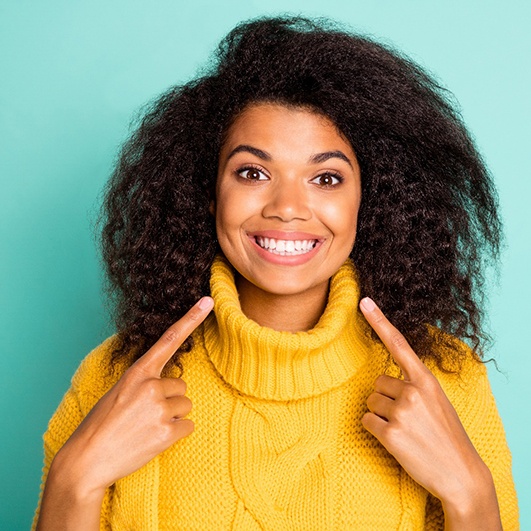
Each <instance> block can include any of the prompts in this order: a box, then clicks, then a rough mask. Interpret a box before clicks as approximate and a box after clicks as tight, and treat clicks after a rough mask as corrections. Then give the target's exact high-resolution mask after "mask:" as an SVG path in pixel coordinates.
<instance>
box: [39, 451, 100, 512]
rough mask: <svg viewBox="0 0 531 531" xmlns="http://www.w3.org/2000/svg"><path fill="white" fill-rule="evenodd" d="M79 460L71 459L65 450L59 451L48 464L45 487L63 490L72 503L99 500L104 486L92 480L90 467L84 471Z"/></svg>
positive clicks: (58, 490)
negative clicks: (49, 464)
mask: <svg viewBox="0 0 531 531" xmlns="http://www.w3.org/2000/svg"><path fill="white" fill-rule="evenodd" d="M80 461H81V460H76V461H73V460H72V459H70V457H69V456H68V455H67V453H66V452H62V451H59V452H58V453H57V455H56V456H55V458H54V459H53V461H52V464H51V466H50V470H49V472H48V478H47V481H46V485H47V487H48V486H49V487H53V489H54V490H55V491H56V492H63V493H64V495H65V496H66V497H67V498H69V499H70V500H71V501H72V502H74V503H80V504H86V503H88V504H90V503H96V502H98V501H99V502H101V500H103V496H104V495H105V489H106V487H105V486H104V485H100V484H98V483H97V482H94V481H92V479H91V478H92V474H91V473H90V469H87V471H85V470H84V468H83V467H82V466H81V462H80Z"/></svg>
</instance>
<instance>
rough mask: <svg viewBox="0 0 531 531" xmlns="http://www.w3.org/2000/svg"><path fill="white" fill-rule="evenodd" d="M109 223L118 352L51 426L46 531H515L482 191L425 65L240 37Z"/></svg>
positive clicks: (320, 41) (164, 116) (264, 25)
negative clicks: (485, 287) (493, 343)
mask: <svg viewBox="0 0 531 531" xmlns="http://www.w3.org/2000/svg"><path fill="white" fill-rule="evenodd" d="M105 209H106V221H105V225H104V228H103V250H104V257H105V261H106V265H107V271H108V275H109V279H110V281H111V284H112V286H113V288H114V293H115V294H116V296H117V303H118V304H117V327H118V334H117V335H116V336H115V337H113V338H111V339H109V340H108V341H107V342H105V343H104V344H103V345H101V346H100V347H98V348H97V349H96V350H95V351H94V352H92V353H91V354H90V355H89V356H88V357H87V358H86V360H85V361H84V362H83V364H82V365H81V367H80V368H79V370H78V372H77V373H76V375H75V376H74V379H73V381H72V387H71V389H70V390H69V391H68V392H67V394H66V395H65V398H64V399H63V402H62V403H61V405H60V406H59V409H58V411H57V412H56V414H55V415H54V417H53V418H52V420H51V422H50V426H49V429H48V432H47V433H46V435H45V474H44V475H45V477H44V482H43V483H44V484H45V488H44V494H43V498H42V502H41V508H40V516H39V517H38V519H36V521H37V520H38V522H37V523H36V525H37V528H38V529H40V530H46V529H54V530H57V529H81V528H82V529H98V527H99V526H100V527H101V528H102V529H109V528H113V529H159V528H164V529H238V530H240V529H243V530H246V529H268V530H270V529H271V530H277V529H278V530H284V529H378V530H381V529H442V528H443V527H444V528H446V529H467V530H473V529H481V530H487V529H501V528H502V524H503V528H504V529H516V528H517V526H518V522H517V518H518V516H517V506H516V496H515V492H514V485H513V482H512V477H511V459H510V453H509V451H508V449H507V446H506V442H505V436H504V432H503V427H502V425H501V421H500V419H499V416H498V413H497V411H496V406H495V403H494V399H493V397H492V393H491V391H490V388H489V384H488V380H487V377H486V371H485V367H484V365H483V363H482V362H481V348H482V345H483V343H484V341H485V336H484V334H483V333H482V329H481V310H480V303H481V288H482V282H483V265H484V260H485V259H486V258H496V256H497V253H498V250H499V243H500V221H499V218H498V215H497V209H496V200H495V194H494V189H493V185H492V183H491V181H490V178H489V174H488V172H487V170H486V168H485V167H484V165H483V163H482V161H481V159H480V157H479V155H478V154H477V152H476V150H475V148H474V146H473V143H472V142H471V140H470V137H469V136H468V134H467V132H466V130H465V128H464V126H463V125H462V123H461V122H460V120H459V118H458V116H457V114H456V112H455V111H454V110H453V109H452V107H451V105H450V104H449V103H448V101H447V99H446V98H445V95H444V92H443V91H442V90H441V89H440V88H439V87H438V86H437V85H436V84H435V83H434V82H433V81H432V80H431V79H430V78H429V77H428V76H427V75H426V74H425V73H424V72H422V70H420V69H419V68H418V67H417V66H416V65H414V64H412V63H411V62H409V61H408V60H406V59H404V58H401V57H399V56H398V55H397V54H396V52H391V51H389V50H387V49H386V48H384V47H382V46H381V45H378V44H376V43H374V42H372V41H370V40H366V39H363V38H360V37H357V36H352V35H349V34H347V33H344V32H341V31H337V30H335V29H334V28H333V27H326V26H325V25H324V24H317V23H314V22H311V21H307V20H303V19H265V20H258V21H254V22H251V23H248V24H243V25H241V26H239V27H237V28H236V29H235V30H233V31H232V32H231V33H230V34H229V35H228V36H227V37H226V39H225V40H224V41H223V42H222V43H221V45H220V48H219V50H218V54H217V60H216V64H215V65H214V66H213V67H212V68H211V71H210V72H209V73H208V74H206V75H205V76H204V77H202V78H199V79H196V80H193V81H192V82H190V83H189V84H187V85H185V86H183V87H178V88H175V89H173V90H171V91H169V92H168V93H167V94H166V95H164V96H163V97H162V98H160V99H159V100H158V101H157V102H156V103H155V105H154V106H153V108H152V110H151V111H150V112H149V113H148V114H147V115H146V117H145V118H144V120H143V122H142V124H141V125H140V127H139V129H138V130H137V132H136V133H135V134H134V135H133V137H132V139H131V140H130V141H129V143H128V144H127V145H126V146H125V147H124V150H123V152H122V155H121V158H120V161H119V163H118V165H117V169H116V171H115V174H114V177H113V179H112V181H111V183H110V185H109V188H108V192H107V198H106V203H105ZM205 293H210V295H211V296H212V298H210V297H202V295H203V294H205ZM201 297H202V298H201ZM198 300H199V302H197V303H196V301H198ZM360 301H361V302H360ZM373 301H376V302H377V303H378V306H377V305H376V304H375V303H374V302H373ZM212 307H214V312H212V313H211V314H210V315H208V314H209V312H210V311H211V309H212ZM189 308H191V310H189V311H188V309H189ZM380 308H381V309H380ZM207 316H208V317H207ZM388 319H389V320H388ZM172 323H173V324H172ZM391 323H393V324H391ZM393 325H394V326H393ZM165 330H166V331H165ZM190 334H191V336H190V337H188V336H189V335H190ZM460 340H464V342H462V341H460ZM467 344H468V345H470V346H471V348H470V347H468V346H466V345H467ZM176 351H177V352H176ZM175 352H176V353H175ZM174 353H175V354H174ZM180 376H183V377H184V379H185V380H186V382H187V384H185V383H184V381H183V379H181V378H180ZM192 404H193V405H194V409H193V411H191V409H192ZM194 426H195V428H194ZM192 432H193V433H192Z"/></svg>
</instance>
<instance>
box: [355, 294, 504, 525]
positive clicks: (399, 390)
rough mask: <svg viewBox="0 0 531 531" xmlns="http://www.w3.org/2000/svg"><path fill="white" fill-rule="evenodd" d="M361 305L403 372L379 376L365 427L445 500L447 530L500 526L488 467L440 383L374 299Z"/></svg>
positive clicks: (366, 415) (442, 500)
mask: <svg viewBox="0 0 531 531" xmlns="http://www.w3.org/2000/svg"><path fill="white" fill-rule="evenodd" d="M360 308H361V310H362V312H363V315H364V316H365V318H366V319H367V321H368V322H369V324H370V325H371V326H372V328H373V329H374V330H375V332H376V333H377V334H378V336H379V337H380V339H381V340H382V342H383V343H384V345H385V346H386V347H387V350H388V351H389V353H390V354H391V356H392V357H393V358H394V360H395V361H396V363H397V364H398V366H399V367H400V369H401V370H402V373H403V375H404V379H403V380H400V379H397V378H392V377H390V376H387V375H382V376H380V377H378V379H377V380H376V382H375V384H374V392H373V393H372V394H371V395H370V396H369V398H368V399H367V407H368V409H369V412H368V413H366V414H365V415H364V416H363V419H362V424H363V426H364V427H365V428H366V429H367V430H368V431H369V432H370V433H372V435H374V436H375V437H376V438H377V439H378V440H379V441H380V442H381V443H382V444H383V446H385V448H386V449H387V450H388V451H389V453H391V454H392V455H393V456H394V457H395V458H396V460H397V461H398V462H399V463H400V464H401V465H402V467H403V468H404V469H405V470H406V471H407V472H408V474H409V475H410V476H411V477H412V478H413V479H414V480H415V481H416V482H417V483H419V484H420V485H422V486H423V487H424V488H425V489H427V490H428V491H429V492H430V493H431V494H433V495H434V496H436V497H437V498H439V499H440V500H441V502H442V504H443V509H444V511H445V519H446V529H466V530H467V531H472V530H474V529H478V530H480V529H481V530H482V531H486V530H490V529H493V530H494V529H495V530H498V529H501V523H500V520H499V511H498V505H497V499H496V493H495V490H494V485H493V481H492V476H491V474H490V471H489V470H488V468H487V467H486V465H485V464H484V463H483V461H482V459H481V457H480V456H479V454H478V453H477V451H476V449H475V448H474V446H473V445H472V442H471V441H470V439H469V438H468V435H467V434H466V432H465V429H464V428H463V425H462V424H461V421H460V420H459V417H458V415H457V413H456V411H455V409H454V408H453V406H452V404H451V403H450V401H449V400H448V398H447V397H446V395H445V393H444V391H443V389H442V388H441V386H440V384H439V382H438V381H437V379H436V378H435V377H434V376H433V374H432V373H431V372H430V370H429V369H428V368H427V367H426V366H425V365H424V364H423V363H422V361H421V360H420V359H419V358H418V357H417V355H416V354H415V352H414V351H413V350H412V348H411V347H410V346H409V345H408V343H407V341H406V340H405V338H404V336H403V335H402V334H401V333H400V332H399V331H398V330H397V329H396V328H395V327H394V326H393V325H392V324H391V323H390V322H389V321H388V320H387V319H386V317H385V316H384V314H383V313H382V312H381V310H380V309H379V308H378V307H377V306H376V305H375V304H374V302H373V301H372V300H371V299H368V298H366V299H363V300H362V301H361V303H360Z"/></svg>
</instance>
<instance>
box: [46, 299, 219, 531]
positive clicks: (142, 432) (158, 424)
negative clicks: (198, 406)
mask: <svg viewBox="0 0 531 531" xmlns="http://www.w3.org/2000/svg"><path fill="white" fill-rule="evenodd" d="M212 306H213V301H212V299H211V298H209V297H204V298H203V299H201V300H200V301H199V302H198V303H197V304H196V305H195V306H194V307H193V308H192V309H191V310H189V311H188V313H187V314H186V315H185V316H184V317H183V318H182V319H180V320H179V321H177V322H176V323H174V324H173V325H172V326H171V327H170V328H169V329H168V330H166V332H164V334H163V335H162V336H161V338H160V339H159V340H158V341H157V342H156V343H155V344H154V345H153V346H152V347H151V348H150V349H149V350H148V351H147V352H146V353H145V354H144V355H143V356H142V357H141V358H140V359H139V360H138V361H136V362H135V363H134V364H133V365H132V366H131V367H130V368H129V369H128V370H127V371H126V372H125V373H124V375H123V376H122V377H121V378H120V380H119V381H118V382H117V383H116V385H115V386H114V387H112V389H110V391H108V392H107V394H105V395H104V396H103V397H102V398H101V399H100V400H99V401H98V403H97V404H96V405H95V406H94V408H93V409H92V410H91V411H90V413H89V414H88V415H87V417H86V418H85V419H84V420H83V422H82V423H81V424H80V425H79V426H78V428H77V429H76V431H75V432H74V433H73V434H72V436H71V437H70V439H69V440H68V441H67V442H66V444H65V445H64V446H63V447H62V448H61V450H60V451H59V452H58V453H57V455H56V456H55V459H54V460H53V462H52V465H51V467H50V472H49V474H48V479H47V482H46V488H45V491H44V495H43V500H42V505H41V514H40V518H39V523H38V526H37V529H38V530H39V531H42V530H47V529H50V530H53V531H58V530H61V529H65V530H66V529H84V530H88V529H98V528H99V514H100V510H101V503H102V500H103V496H104V493H105V489H106V488H107V487H109V486H110V485H112V484H113V483H115V482H116V481H117V480H118V479H120V478H122V477H125V476H127V475H129V474H131V473H133V472H134V471H136V470H138V469H139V468H140V467H142V466H143V465H145V464H146V463H148V462H149V461H150V460H151V459H153V458H154V457H155V456H157V455H158V454H160V453H161V452H163V451H164V450H166V449H167V448H169V447H170V446H171V445H172V444H173V443H175V442H176V441H178V440H179V439H182V438H183V437H186V436H187V435H190V434H191V433H192V431H193V429H194V425H193V422H192V421H191V420H188V419H185V418H184V417H185V416H186V415H187V414H188V413H189V412H190V411H191V409H192V404H191V402H190V400H189V399H188V398H187V397H186V396H184V395H185V392H186V384H185V383H184V381H183V380H181V379H180V378H161V371H162V369H163V368H164V366H165V365H166V363H167V362H168V360H169V359H170V358H171V357H172V356H173V354H174V353H175V351H176V350H177V349H178V348H179V346H180V345H181V344H182V343H183V341H184V340H185V339H186V338H187V337H188V336H189V335H190V334H191V333H192V332H193V330H194V329H195V328H197V327H198V326H199V325H200V324H201V322H202V321H203V320H204V319H205V318H206V316H207V315H208V313H209V312H210V310H211V309H212Z"/></svg>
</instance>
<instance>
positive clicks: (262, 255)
mask: <svg viewBox="0 0 531 531" xmlns="http://www.w3.org/2000/svg"><path fill="white" fill-rule="evenodd" d="M360 199H361V178H360V171H359V165H358V162H357V160H356V156H355V154H354V152H353V150H352V146H351V145H350V144H349V143H348V141H347V140H346V139H345V138H344V137H343V136H342V135H341V134H340V132H339V131H338V130H337V128H336V126H335V124H334V123H333V122H331V121H330V120H329V119H328V118H326V117H325V116H323V115H321V114H317V113H316V112H315V111H314V110H313V109H308V108H303V107H287V106H285V105H279V104H272V103H255V104H251V105H248V106H247V107H246V108H245V110H244V111H243V112H241V113H240V114H239V115H238V117H237V118H236V119H235V120H234V121H233V122H232V123H231V126H230V128H229V130H228V131H227V133H226V134H225V136H224V142H223V145H222V147H221V151H220V156H219V164H218V176H217V183H216V193H215V199H213V200H212V203H211V204H212V212H213V213H214V214H215V219H216V232H217V237H218V242H219V245H220V247H221V250H222V252H223V254H224V255H225V256H226V257H227V259H228V260H229V262H230V263H231V264H232V265H233V266H234V268H235V269H236V270H237V271H238V272H239V274H240V276H239V278H238V289H239V292H240V297H243V296H244V292H245V294H249V293H251V292H256V291H257V290H259V291H266V292H268V293H272V294H275V295H299V296H301V295H302V294H304V296H306V297H310V298H313V300H315V298H317V299H320V300H322V301H323V303H324V301H325V300H326V295H327V291H328V281H329V279H330V277H331V276H332V275H333V274H334V273H335V272H336V271H337V270H338V269H339V268H340V267H341V265H342V264H343V263H344V262H345V260H346V259H347V258H348V257H349V255H350V252H351V251H352V247H353V245H354V239H355V235H356V224H357V215H358V210H359V205H360ZM298 302H299V304H303V301H298Z"/></svg>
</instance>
